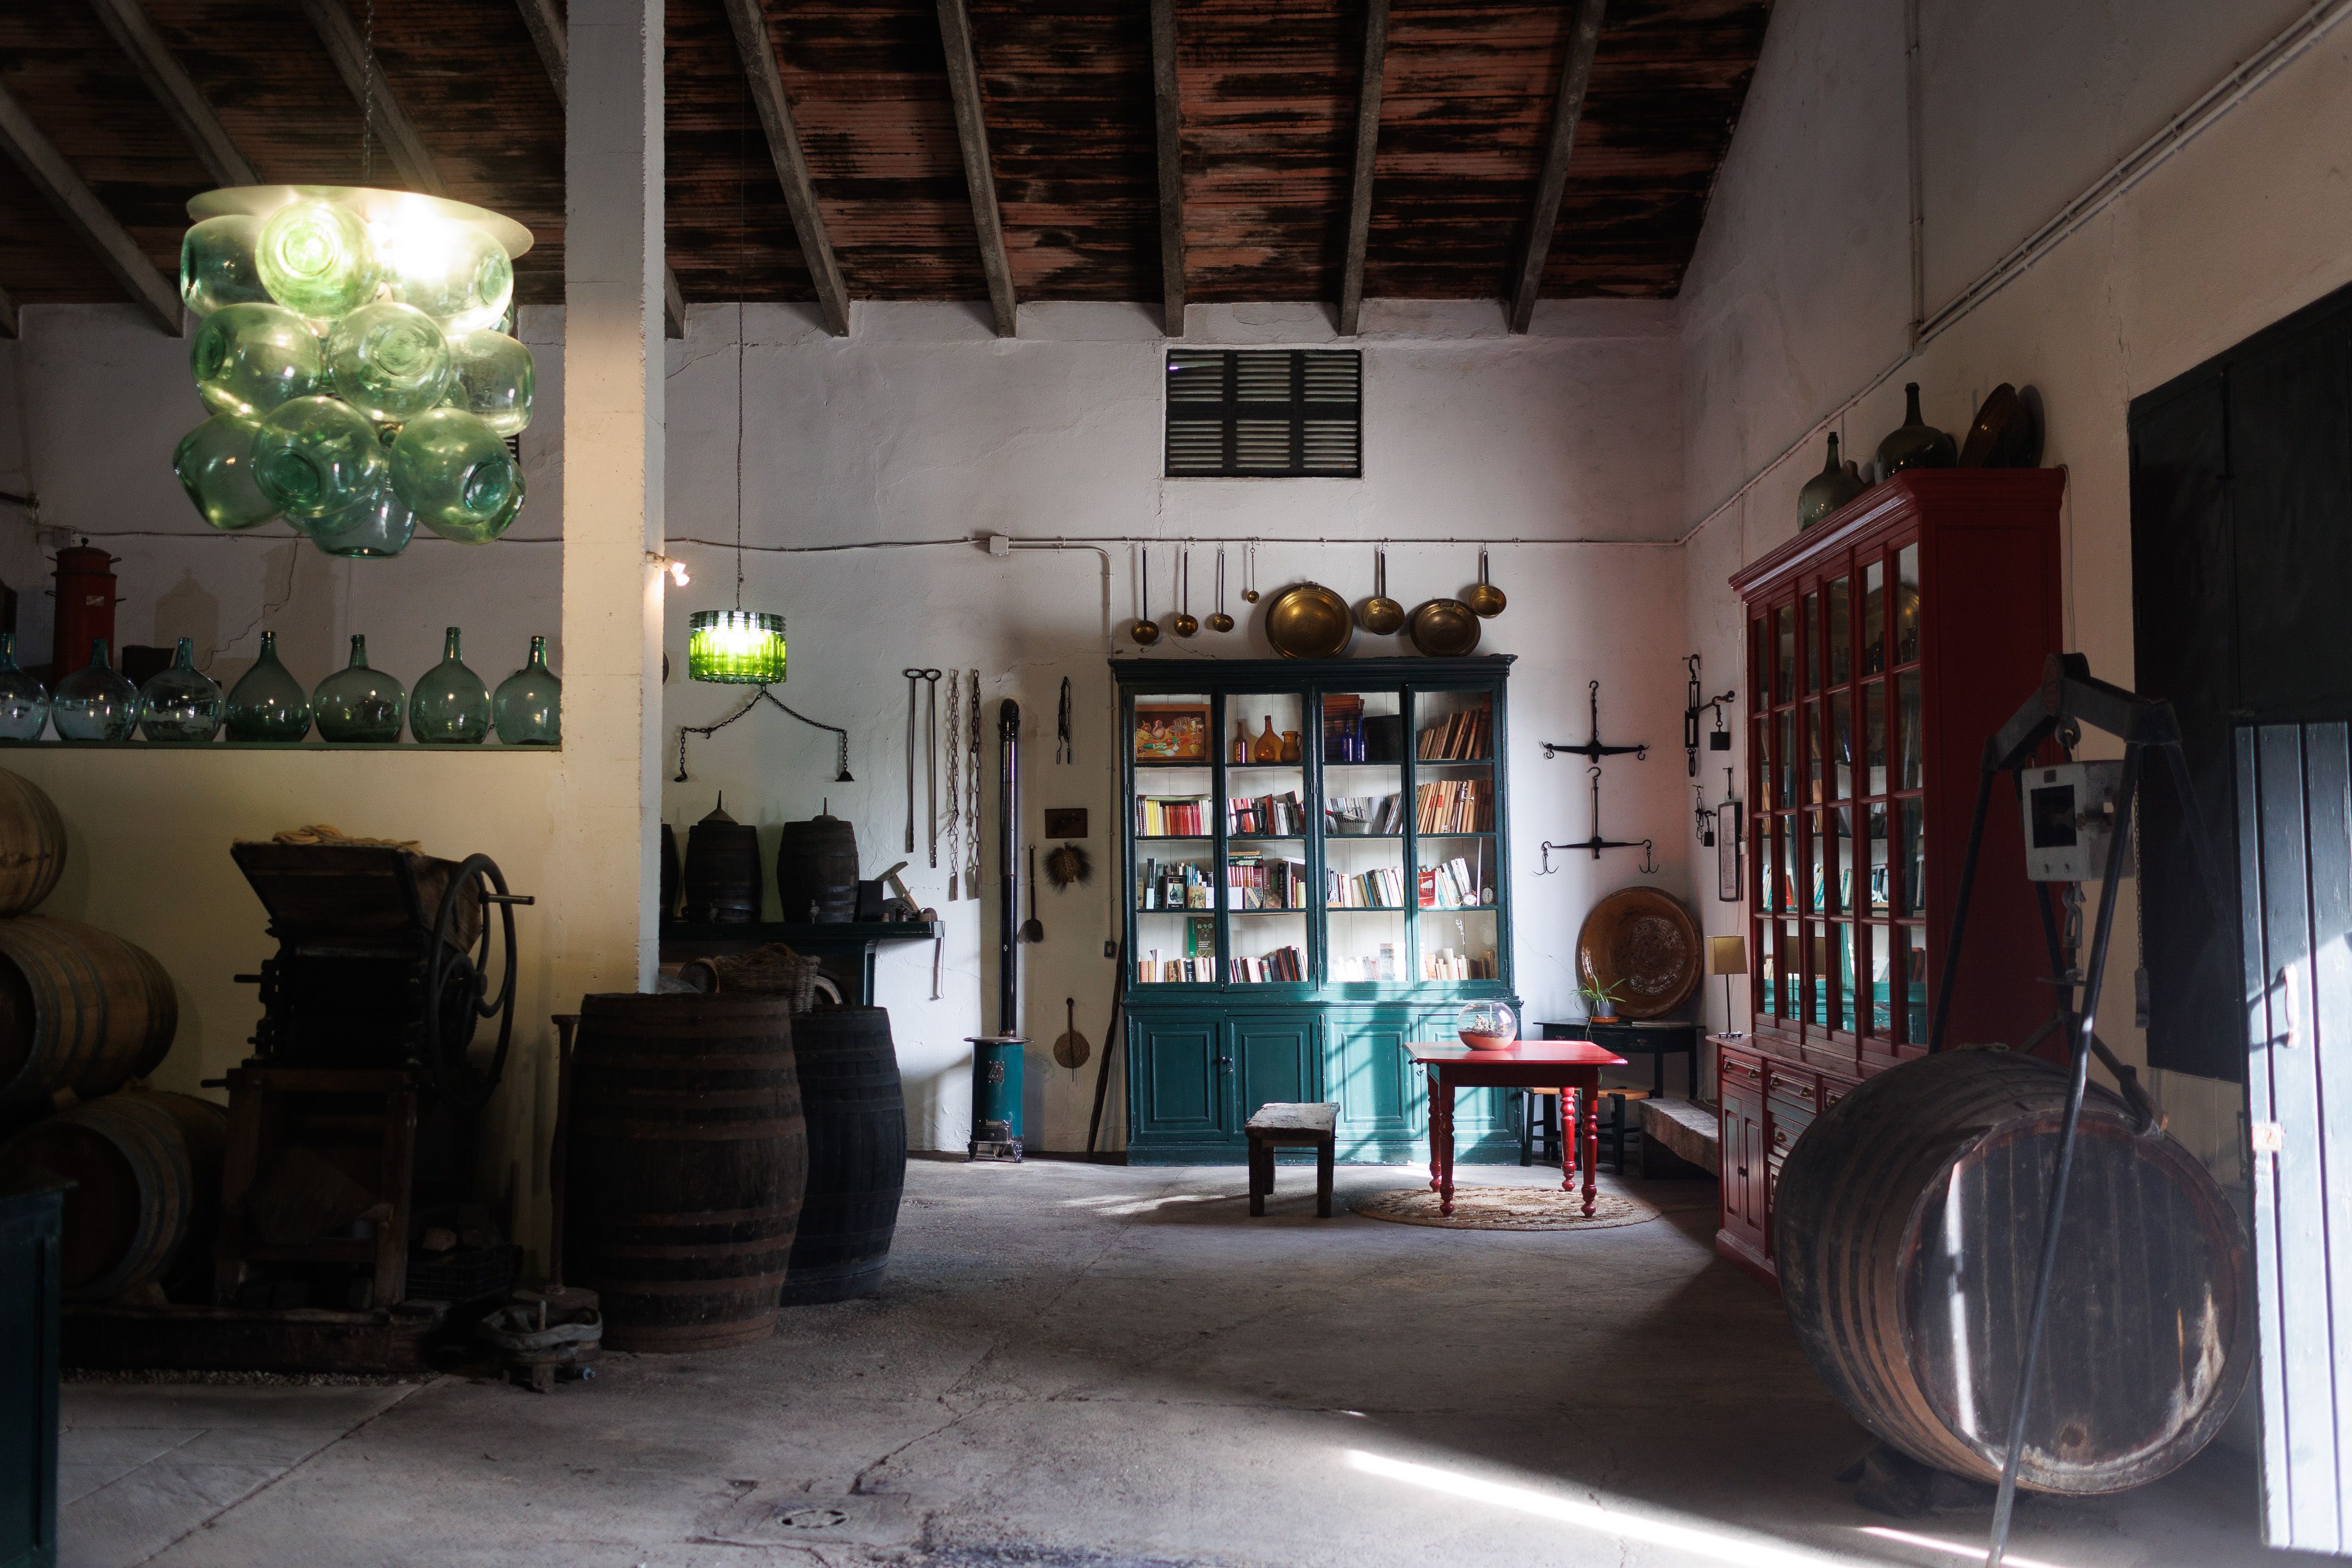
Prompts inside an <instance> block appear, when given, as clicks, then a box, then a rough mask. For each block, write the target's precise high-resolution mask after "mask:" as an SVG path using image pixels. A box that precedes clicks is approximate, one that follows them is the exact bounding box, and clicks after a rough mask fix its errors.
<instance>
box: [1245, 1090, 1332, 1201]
mask: <svg viewBox="0 0 2352 1568" xmlns="http://www.w3.org/2000/svg"><path fill="white" fill-rule="evenodd" d="M1242 1131H1244V1133H1247V1134H1249V1200H1250V1205H1249V1211H1250V1213H1251V1214H1252V1215H1262V1214H1264V1213H1265V1199H1266V1195H1267V1194H1268V1193H1270V1192H1272V1191H1273V1190H1274V1151H1275V1150H1276V1149H1313V1150H1314V1151H1315V1213H1316V1217H1317V1218H1321V1219H1328V1218H1331V1150H1332V1145H1333V1143H1334V1141H1335V1140H1336V1139H1337V1138H1338V1136H1339V1106H1337V1105H1334V1104H1322V1105H1290V1104H1283V1103H1278V1102H1268V1103H1265V1104H1264V1105H1261V1106H1259V1107H1258V1108H1257V1110H1256V1111H1255V1113H1253V1114H1252V1115H1251V1117H1250V1119H1249V1121H1248V1122H1247V1123H1246V1124H1244V1126H1243V1128H1242Z"/></svg>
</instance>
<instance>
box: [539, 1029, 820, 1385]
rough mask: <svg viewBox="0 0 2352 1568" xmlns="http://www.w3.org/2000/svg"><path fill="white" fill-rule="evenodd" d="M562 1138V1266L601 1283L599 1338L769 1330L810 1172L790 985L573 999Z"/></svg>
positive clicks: (628, 1343) (663, 1338)
mask: <svg viewBox="0 0 2352 1568" xmlns="http://www.w3.org/2000/svg"><path fill="white" fill-rule="evenodd" d="M569 1143H570V1149H569V1157H568V1161H567V1165H568V1179H569V1186H568V1187H567V1189H566V1196H565V1225H564V1258H565V1268H566V1271H567V1273H568V1274H569V1275H570V1276H571V1277H572V1279H573V1280H574V1281H576V1282H577V1283H580V1284H583V1285H586V1286H588V1287H589V1288H590V1289H592V1290H593V1291H597V1292H598V1293H599V1294H600V1295H601V1296H602V1297H603V1301H604V1325H605V1326H604V1343H606V1344H608V1345H610V1346H612V1347H613V1348H614V1349H615V1350H629V1351H698V1350H714V1349H718V1348H720V1347H722V1346H726V1345H735V1344H748V1343H751V1342H753V1341H755V1340H761V1339H765V1338H766V1337H768V1335H770V1334H772V1333H774V1332H775V1326H776V1312H777V1305H776V1302H777V1294H778V1292H779V1291H780V1290H781V1289H782V1285H783V1282H784V1273H785V1270H786V1268H787V1266H788V1264H789V1260H790V1259H791V1256H792V1250H793V1237H794V1234H795V1230H796V1228H797V1225H798V1222H799V1219H800V1212H801V1200H802V1194H803V1190H804V1189H805V1187H806V1185H807V1181H808V1134H807V1128H806V1124H805V1123H804V1121H803V1117H802V1113H801V1088H800V1079H799V1074H798V1071H797V1070H796V1068H795V1066H794V1064H793V1030H792V1015H791V1010H790V1003H789V1002H788V1001H787V1000H786V998H782V997H767V996H758V995H750V994H743V995H733V994H730V995H724V996H713V997H706V996H697V995H692V994H683V995H660V996H629V995H619V994H614V995H603V996H590V997H586V998H582V1001H581V1008H580V1029H579V1037H578V1045H577V1047H576V1049H575V1051H574V1055H573V1058H572V1113H571V1123H570V1129H569Z"/></svg>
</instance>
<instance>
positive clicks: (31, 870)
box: [0, 768, 66, 915]
mask: <svg viewBox="0 0 2352 1568" xmlns="http://www.w3.org/2000/svg"><path fill="white" fill-rule="evenodd" d="M65 870H66V824H65V820H64V819H63V818H61V817H59V816H58V808H57V805H56V803H55V802H53V801H52V800H50V799H49V798H48V796H47V794H45V793H43V792H42V789H41V787H40V786H39V785H37V784H36V783H34V782H33V781H32V780H31V779H26V778H25V777H24V776H22V775H21V774H16V773H11V772H9V771H8V770H7V769H6V768H0V915H23V914H25V913H26V912H27V911H29V910H34V909H37V908H39V907H40V904H41V900H43V899H45V898H47V897H48V896H49V894H50V891H51V890H52V889H54V888H55V887H56V886H57V885H58V878H59V877H60V876H63V875H64V874H65Z"/></svg>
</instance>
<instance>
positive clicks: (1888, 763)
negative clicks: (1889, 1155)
mask: <svg viewBox="0 0 2352 1568" xmlns="http://www.w3.org/2000/svg"><path fill="white" fill-rule="evenodd" d="M2065 483H2066V476H2065V471H2064V470H2063V469H2058V468H2029V469H1980V468H1966V469H1963V468H1945V469H1929V470H1916V471H1912V472H1907V473H1903V474H1898V475H1896V476H1895V477H1894V478H1893V479H1890V480H1888V481H1887V482H1885V484H1882V485H1879V486H1875V487H1874V488H1873V489H1871V490H1870V491H1868V492H1867V493H1866V494H1864V495H1863V496H1862V497H1858V498H1857V499H1855V500H1854V501H1853V502H1852V503H1850V504H1849V505H1847V506H1846V507H1843V508H1842V509H1841V510H1839V511H1837V512H1835V513H1833V514H1832V515H1831V516H1830V517H1826V518H1824V519H1823V520H1822V522H1821V523H1820V524H1819V525H1818V526H1816V527H1814V528H1811V529H1809V530H1807V531H1806V532H1804V533H1801V534H1799V535H1798V536H1797V537H1796V538H1792V539H1790V540H1789V541H1788V542H1787V543H1786V544H1783V545H1782V546H1780V548H1779V549H1775V550H1773V551H1772V552H1771V553H1770V554H1769V555H1767V556H1765V557H1764V558H1763V559H1760V560H1758V561H1756V562H1754V563H1753V564H1751V565H1749V566H1748V567H1746V568H1744V569H1742V570H1740V571H1739V572H1738V575H1736V576H1735V577H1733V578H1732V580H1731V586H1732V588H1733V590H1734V591H1737V592H1738V594H1739V596H1740V600H1741V602H1742V604H1743V605H1744V607H1745V612H1746V625H1747V632H1746V653H1747V672H1746V679H1745V685H1744V686H1743V689H1742V695H1743V696H1744V697H1745V699H1746V702H1745V706H1746V709H1747V712H1748V789H1747V796H1748V812H1749V817H1748V822H1749V842H1748V862H1747V917H1748V951H1749V953H1750V955H1751V957H1750V961H1749V963H1748V969H1749V998H1750V1001H1751V1004H1752V1009H1753V1010H1752V1013H1751V1015H1750V1016H1752V1017H1753V1018H1754V1019H1755V1020H1756V1023H1755V1030H1754V1033H1753V1034H1752V1035H1749V1036H1746V1037H1741V1038H1740V1039H1739V1040H1738V1041H1737V1042H1736V1044H1735V1045H1734V1046H1729V1047H1727V1048H1726V1049H1724V1050H1723V1051H1721V1053H1720V1060H1721V1061H1723V1063H1724V1064H1725V1066H1724V1074H1725V1076H1724V1077H1723V1079H1722V1082H1723V1084H1724V1089H1723V1095H1724V1101H1723V1103H1724V1112H1723V1125H1722V1132H1723V1135H1724V1143H1723V1150H1722V1153H1723V1172H1724V1176H1723V1182H1724V1188H1723V1191H1724V1197H1723V1223H1722V1228H1721V1230H1720V1232H1719V1234H1718V1236H1717V1247H1718V1249H1720V1250H1722V1251H1723V1252H1725V1253H1726V1255H1727V1256H1730V1257H1732V1258H1734V1259H1735V1260H1738V1261H1739V1262H1740V1263H1742V1264H1743V1265H1745V1266H1748V1268H1750V1269H1751V1270H1753V1271H1756V1272H1759V1273H1760V1274H1763V1275H1765V1276H1766V1277H1768V1278H1769V1274H1770V1270H1771V1263H1770V1255H1771V1248H1770V1237H1771V1189H1772V1184H1773V1178H1774V1176H1776V1175H1777V1173H1778V1171H1779V1169H1780V1161H1781V1160H1782V1159H1783V1158H1785V1157H1786V1154H1787V1150H1788V1148H1789V1147H1790V1145H1793V1143H1794V1141H1795V1140H1796V1138H1797V1137H1799V1136H1800V1135H1801V1134H1802V1133H1803V1130H1804V1128H1805V1126H1806V1125H1807V1124H1809V1123H1810V1122H1811V1118H1812V1116H1814V1115H1816V1114H1818V1113H1819V1112H1820V1110H1821V1109H1822V1106H1823V1105H1824V1103H1826V1101H1825V1098H1824V1097H1825V1096H1828V1095H1831V1094H1832V1093H1838V1092H1843V1090H1842V1089H1841V1088H1840V1087H1839V1086H1840V1085H1847V1086H1850V1085H1851V1084H1852V1083H1853V1082H1857V1081H1859V1080H1860V1079H1861V1078H1864V1077H1866V1076H1868V1075H1869V1074H1870V1073H1873V1072H1875V1071H1881V1070H1883V1069H1885V1068H1888V1067H1892V1066H1894V1065H1895V1063H1896V1062H1898V1061H1904V1060H1906V1058H1909V1057H1913V1056H1917V1055H1922V1054H1924V1053H1925V1052H1926V1051H1927V1038H1928V1030H1929V1024H1930V1020H1931V1019H1933V1017H1934V1007H1935V988H1936V985H1937V971H1938V969H1939V967H1940V966H1941V964H1942V955H1943V952H1944V947H1945V944H1946V942H1947V940H1948V929H1949V925H1950V922H1951V913H1952V912H1951V899H1952V893H1953V890H1954V889H1955V888H1956V887H1957V886H1958V877H1959V869H1960V862H1961V860H1962V857H1963V855H1964V854H1965V852H1966V851H1967V847H1968V835H1969V819H1970V817H1971V815H1972V813H1973V812H1974V810H1975V806H1976V794H1977V786H1978V781H1979V772H1980V765H1981V761H1982V758H1983V755H1984V746H1985V742H1986V740H1987V739H1988V738H1989V737H1990V736H1991V735H1992V734H1993V732H1994V731H1995V730H1997V729H1998V728H1999V727H2000V726H2001V724H2002V723H2003V722H2005V721H2006V720H2007V719H2008V718H2009V716H2010V715H2011V714H2012V713H2014V712H2015V711H2016V709H2017V706H2018V704H2019V703H2020V702H2021V701H2023V700H2024V698H2025V697H2026V695H2028V694H2029V693H2031V692H2032V690H2033V689H2034V687H2035V686H2036V685H2038V684H2039V683H2040V681H2041V678H2042V660H2043V658H2044V657H2045V656H2046V655H2047V654H2049V653H2055V652H2057V651H2058V650H2059V646H2060V640H2061V637H2062V635H2063V614H2062V604H2061V600H2060V578H2059V561H2058V508H2059V501H2060V498H2061V497H2062V496H2063V494H2064V491H2065ZM2023 856H2024V845H2023V840H2022V838H2021V835H2020V831H2019V825H2018V813H2017V802H2016V800H2015V798H2014V797H2013V796H2012V795H2011V793H2010V792H2009V791H2007V790H2005V789H2002V790H1996V792H1995V794H1994V797H1993V800H1992V806H1991V810H1990V813H1989V815H1988V817H1987V819H1986V825H1985V840H1984V849H1983V853H1982V858H1981V860H1980V862H1979V873H1978V878H1977V888H1976V893H1975V900H1976V902H1975V905H1974V908H1973V910H1972V912H1971V914H1970V915H1969V937H1968V946H1967V951H1966V957H1965V960H1964V966H1963V969H1962V975H1961V980H1960V983H1959V985H1958V988H1957V989H1956V991H1955V992H1954V995H1953V998H1952V1015H1951V1025H1950V1032H1949V1035H1948V1040H1949V1043H1951V1044H1955V1045H1958V1044H1964V1043H1969V1042H1971V1041H1986V1040H2000V1041H2003V1042H2006V1043H2008V1044H2011V1045H2015V1044H2017V1043H2019V1042H2021V1040H2024V1038H2025V1037H2026V1036H2027V1035H2028V1034H2030V1033H2032V1030H2034V1029H2035V1028H2037V1027H2038V1026H2039V1025H2040V1024H2041V1023H2042V1021H2043V1019H2045V1018H2046V1017H2047V1015H2048V1013H2049V1009H2050V998H2049V995H2048V994H2047V992H2048V988H2046V987H2043V986H2040V985H2038V984H2036V983H2035V981H2034V979H2033V977H2034V976H2036V975H2040V974H2042V973H2044V972H2046V970H2047V968H2048V964H2047V961H2046V959H2045V957H2044V956H2043V953H2042V932H2041V925H2040V923H2039V916H2038V915H2036V914H2035V913H2034V909H2033V903H2032V884H2031V883H2028V882H2027V881H2026V880H2025V875H2024V859H2023ZM1743 1067H1744V1068H1745V1069H1746V1070H1747V1071H1743ZM1798 1068H1804V1069H1810V1070H1811V1071H1810V1072H1803V1071H1795V1069H1798ZM1750 1073H1752V1075H1753V1077H1754V1079H1755V1082H1753V1083H1752V1084H1751V1083H1750V1082H1748V1077H1749V1074H1750ZM1808 1093H1809V1094H1810V1096H1811V1097H1810V1098H1808V1097H1807V1095H1808ZM1735 1103H1736V1104H1737V1105H1738V1112H1737V1113H1736V1114H1735V1112H1734V1109H1733V1107H1734V1105H1735ZM1751 1120H1752V1122H1753V1124H1754V1127H1755V1133H1754V1134H1753V1138H1752V1142H1753V1143H1754V1145H1755V1148H1754V1151H1753V1152H1754V1154H1755V1155H1756V1156H1757V1157H1755V1158H1753V1159H1751V1158H1749V1157H1748V1156H1749V1153H1750V1150H1749V1144H1750V1142H1751V1137H1750V1134H1749V1132H1748V1126H1749V1124H1750V1122H1751ZM1735 1123H1736V1124H1737V1129H1738V1140H1739V1141H1738V1143H1737V1144H1736V1145H1735V1142H1734V1133H1735ZM1735 1155H1737V1157H1735ZM1740 1172H1744V1173H1746V1174H1744V1175H1738V1174H1735V1173H1740Z"/></svg>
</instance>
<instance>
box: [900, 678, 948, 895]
mask: <svg viewBox="0 0 2352 1568" xmlns="http://www.w3.org/2000/svg"><path fill="white" fill-rule="evenodd" d="M898 673H899V674H902V675H904V676H906V677H907V842H906V851H907V852H908V854H913V853H914V852H915V714H916V704H915V695H916V694H915V683H916V682H918V681H937V680H938V679H939V678H940V672H939V671H937V670H901V671H899V672H898ZM931 689H932V690H933V691H934V692H936V691H938V690H939V688H938V687H937V686H936V685H934V686H933V687H932V688H931ZM932 863H933V864H935V865H936V864H937V863H938V861H937V859H936V858H934V860H933V862H932Z"/></svg>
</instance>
